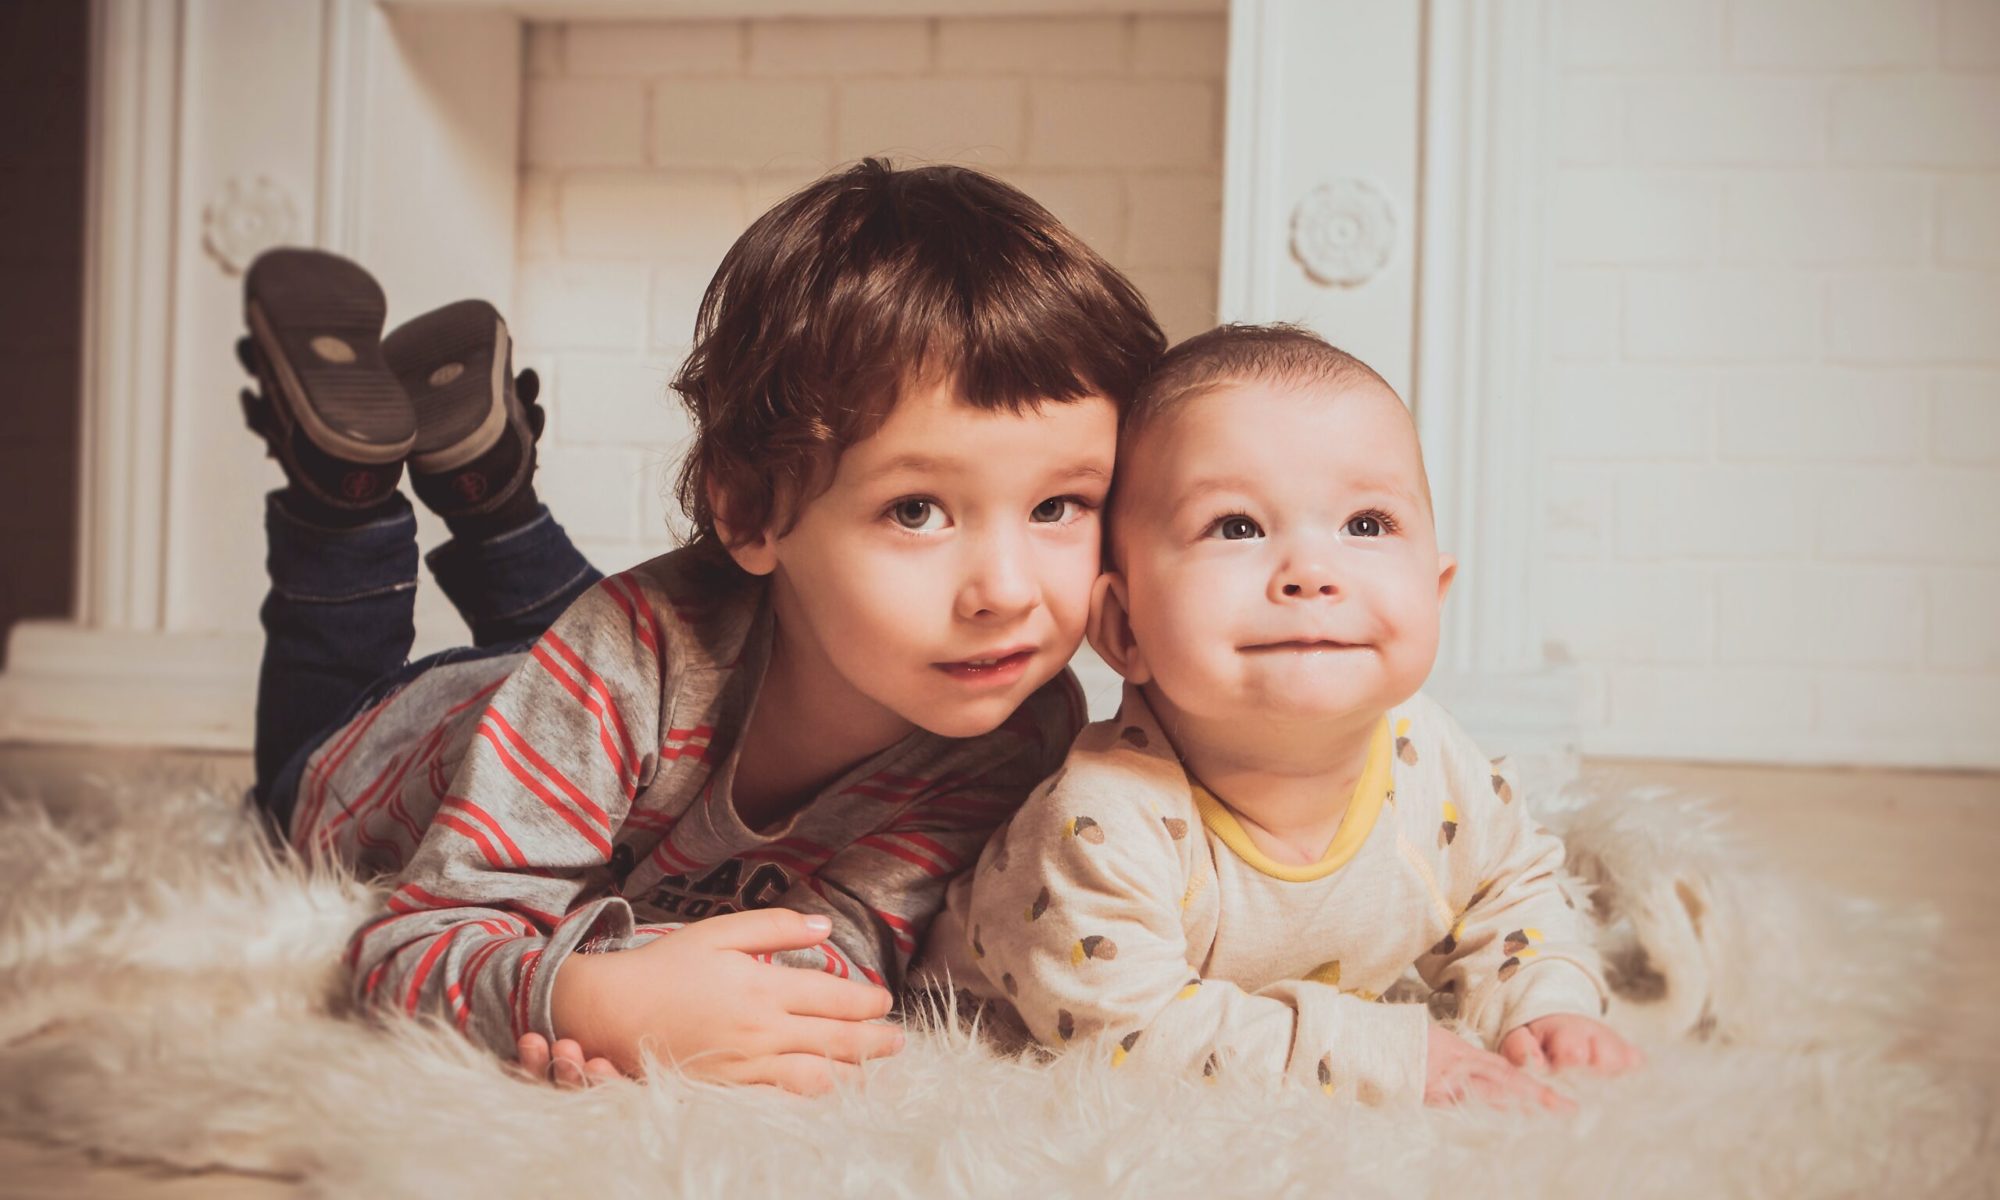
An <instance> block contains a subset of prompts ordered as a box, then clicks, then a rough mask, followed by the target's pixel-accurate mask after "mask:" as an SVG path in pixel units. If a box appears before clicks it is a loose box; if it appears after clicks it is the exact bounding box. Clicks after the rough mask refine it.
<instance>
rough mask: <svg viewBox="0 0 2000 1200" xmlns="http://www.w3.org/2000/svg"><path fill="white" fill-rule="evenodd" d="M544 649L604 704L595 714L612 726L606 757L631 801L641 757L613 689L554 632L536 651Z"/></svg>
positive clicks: (607, 732)
mask: <svg viewBox="0 0 2000 1200" xmlns="http://www.w3.org/2000/svg"><path fill="white" fill-rule="evenodd" d="M545 648H546V649H549V650H553V651H555V652H556V653H557V654H559V655H561V656H562V658H563V660H564V661H565V662H567V663H568V664H569V666H570V668H571V669H572V670H574V671H575V672H576V674H577V678H579V679H581V680H582V681H583V685H584V687H586V688H588V689H589V690H590V691H591V692H593V693H594V694H595V695H596V696H597V697H598V699H599V700H600V701H601V703H602V705H603V707H602V709H601V710H597V709H593V710H592V711H593V712H595V713H596V715H597V718H598V724H599V728H600V729H603V726H604V723H605V722H607V721H608V722H609V723H610V728H609V729H608V730H604V742H605V745H604V749H605V752H606V753H607V754H611V755H613V756H614V758H615V759H616V762H615V763H614V765H615V766H617V767H618V768H619V778H620V779H623V780H624V781H625V791H626V795H627V796H628V797H629V796H630V795H631V794H632V791H633V790H634V784H633V780H632V777H633V776H636V775H637V774H638V771H639V755H638V753H637V751H635V750H634V749H633V745H632V735H631V733H630V732H629V731H628V730H627V729H626V728H625V716H624V714H623V713H621V712H619V711H618V705H617V704H616V703H615V702H614V701H613V700H612V697H611V685H610V684H608V683H606V682H604V677H603V676H602V675H599V674H598V673H597V672H596V671H594V670H592V669H591V667H590V664H589V663H587V662H585V661H584V660H583V656H582V655H581V654H578V653H577V652H576V651H574V650H572V649H570V646H569V643H568V642H565V641H563V640H562V638H561V637H559V636H557V634H556V632H555V630H553V629H551V630H550V631H549V632H547V633H545V634H543V635H542V640H541V641H540V642H537V643H536V644H535V649H536V650H537V651H538V652H539V651H541V650H543V649H545ZM614 734H615V735H616V737H617V739H618V744H617V746H616V747H614V746H612V744H611V738H612V736H613V735H614Z"/></svg>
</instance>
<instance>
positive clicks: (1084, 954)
mask: <svg viewBox="0 0 2000 1200" xmlns="http://www.w3.org/2000/svg"><path fill="white" fill-rule="evenodd" d="M1117 957H1118V943H1117V942H1114V941H1112V940H1111V939H1110V938H1108V937H1105V936H1104V935H1103V934H1101V933H1093V934H1091V935H1090V936H1089V937H1087V938H1084V939H1082V940H1081V941H1078V942H1076V943H1075V944H1074V945H1072V946H1071V947H1070V948H1069V962H1070V965H1071V966H1073V967H1074V966H1078V965H1081V964H1082V962H1083V960H1084V959H1086V958H1088V959H1096V960H1099V961H1102V962H1110V961H1111V960H1112V959H1114V958H1117Z"/></svg>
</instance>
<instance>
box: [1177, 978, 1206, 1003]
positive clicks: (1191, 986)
mask: <svg viewBox="0 0 2000 1200" xmlns="http://www.w3.org/2000/svg"><path fill="white" fill-rule="evenodd" d="M1200 990H1201V979H1200V978H1199V977H1196V978H1194V979H1190V980H1188V981H1187V982H1186V983H1184V984H1182V985H1181V990H1180V991H1178V992H1175V993H1174V999H1176V1000H1185V999H1187V998H1188V997H1189V996H1192V995H1194V994H1195V993H1196V992H1198V991H1200Z"/></svg>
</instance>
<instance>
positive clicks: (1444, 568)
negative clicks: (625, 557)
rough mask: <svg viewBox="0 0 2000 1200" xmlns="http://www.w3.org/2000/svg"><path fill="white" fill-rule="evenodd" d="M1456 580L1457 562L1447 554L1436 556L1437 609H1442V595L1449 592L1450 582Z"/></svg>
mask: <svg viewBox="0 0 2000 1200" xmlns="http://www.w3.org/2000/svg"><path fill="white" fill-rule="evenodd" d="M1456 578H1458V560H1457V559H1455V558H1453V557H1452V556H1451V555H1449V554H1440V555H1438V607H1439V608H1443V607H1444V594H1445V593H1446V592H1449V591H1450V590H1451V581H1452V580H1454V579H1456Z"/></svg>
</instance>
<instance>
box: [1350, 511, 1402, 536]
mask: <svg viewBox="0 0 2000 1200" xmlns="http://www.w3.org/2000/svg"><path fill="white" fill-rule="evenodd" d="M1395 528H1396V522H1395V521H1393V520H1392V519H1390V517H1389V514H1388V513H1385V512H1373V511H1371V512H1365V513H1356V514H1354V515H1353V516H1352V517H1349V518H1348V519H1347V533H1348V535H1349V536H1351V537H1364V538H1373V537H1383V536H1385V535H1387V534H1389V533H1391V532H1393V531H1394V530H1395Z"/></svg>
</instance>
